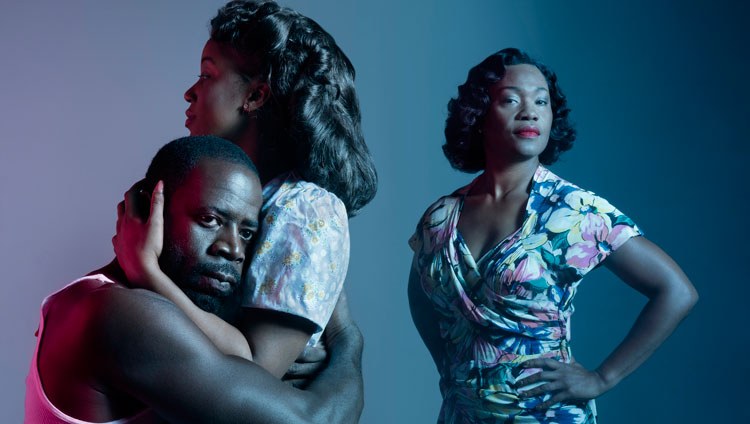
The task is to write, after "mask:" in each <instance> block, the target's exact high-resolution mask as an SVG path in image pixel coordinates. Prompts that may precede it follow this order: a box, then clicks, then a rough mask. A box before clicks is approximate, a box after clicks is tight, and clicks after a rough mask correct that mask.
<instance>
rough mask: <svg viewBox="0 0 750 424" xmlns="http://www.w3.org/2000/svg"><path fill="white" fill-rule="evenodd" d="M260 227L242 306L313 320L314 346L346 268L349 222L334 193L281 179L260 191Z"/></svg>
mask: <svg viewBox="0 0 750 424" xmlns="http://www.w3.org/2000/svg"><path fill="white" fill-rule="evenodd" d="M260 215H261V220H260V222H261V223H262V224H261V227H260V230H259V232H258V235H257V237H256V241H255V252H254V253H253V256H252V259H251V261H250V266H249V267H248V270H247V274H246V278H245V284H246V288H245V296H246V298H245V300H244V302H243V306H245V307H250V308H262V309H270V310H274V311H280V312H286V313H289V314H292V315H295V316H299V317H302V318H306V319H308V320H310V321H312V322H313V323H314V324H315V325H316V326H317V328H318V331H317V332H316V333H315V334H314V335H313V337H312V338H311V339H310V341H309V342H308V345H309V346H312V345H314V344H315V343H316V342H317V341H318V340H319V339H320V335H321V333H322V331H323V329H324V328H325V326H326V324H327V323H328V319H329V318H330V317H331V313H332V312H333V308H334V306H336V301H337V300H338V297H339V294H340V293H341V289H342V288H343V285H344V278H345V277H346V271H347V268H348V266H349V221H348V217H347V214H346V207H345V206H344V203H343V202H342V201H341V200H340V199H339V198H338V197H336V196H335V195H334V194H333V193H330V192H328V191H326V190H324V189H323V188H321V187H318V186H317V185H315V184H313V183H310V182H307V181H303V180H300V179H299V178H297V177H296V176H295V175H294V174H292V173H289V174H285V175H282V176H280V177H278V178H276V179H274V180H272V181H270V182H269V183H268V184H266V185H265V186H264V187H263V207H262V208H261V211H260Z"/></svg>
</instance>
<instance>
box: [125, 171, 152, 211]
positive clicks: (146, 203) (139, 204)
mask: <svg viewBox="0 0 750 424" xmlns="http://www.w3.org/2000/svg"><path fill="white" fill-rule="evenodd" d="M129 191H130V192H131V193H132V196H130V199H131V201H132V202H133V208H132V210H133V211H135V213H136V215H137V216H138V218H141V219H142V220H143V221H144V222H145V221H147V220H148V217H149V215H151V190H148V189H147V188H146V179H145V178H144V179H142V180H140V181H138V182H137V183H135V184H133V186H132V187H131V188H130V190H129Z"/></svg>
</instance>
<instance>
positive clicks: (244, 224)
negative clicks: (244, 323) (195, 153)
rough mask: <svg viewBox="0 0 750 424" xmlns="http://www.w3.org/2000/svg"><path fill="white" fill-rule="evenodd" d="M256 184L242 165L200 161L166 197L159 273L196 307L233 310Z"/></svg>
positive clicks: (251, 229)
mask: <svg viewBox="0 0 750 424" xmlns="http://www.w3.org/2000/svg"><path fill="white" fill-rule="evenodd" d="M261 202H262V198H261V185H260V181H259V180H258V177H257V176H256V175H255V174H253V173H252V172H251V171H250V170H248V169H246V168H245V167H243V166H241V165H237V164H233V163H230V162H226V161H223V160H217V159H204V160H202V161H201V162H200V163H199V164H198V166H196V167H195V168H194V169H193V170H192V171H191V172H190V173H189V174H188V177H187V178H186V180H185V182H184V183H183V184H182V185H181V186H180V187H178V188H177V189H176V190H175V191H174V192H173V193H172V195H171V196H170V197H169V198H168V199H167V203H166V210H165V213H164V249H163V251H162V254H161V257H160V258H159V263H160V265H161V267H162V270H164V272H165V273H166V274H167V275H168V276H169V277H170V278H171V279H172V280H173V281H174V282H175V283H176V284H177V285H178V286H180V288H181V289H182V290H183V291H184V292H185V293H186V294H187V295H188V297H190V299H192V300H193V302H195V304H196V305H198V306H199V307H200V308H201V309H203V310H205V311H208V312H212V313H215V314H216V315H218V316H220V317H222V318H224V319H229V320H231V319H232V318H234V316H235V315H236V313H237V312H238V310H239V305H240V299H239V297H240V296H239V284H240V275H241V273H242V267H243V262H244V260H245V253H246V252H245V250H246V248H247V246H248V244H249V243H250V241H251V240H252V238H253V236H254V235H255V233H256V231H257V229H258V212H259V211H260V206H261Z"/></svg>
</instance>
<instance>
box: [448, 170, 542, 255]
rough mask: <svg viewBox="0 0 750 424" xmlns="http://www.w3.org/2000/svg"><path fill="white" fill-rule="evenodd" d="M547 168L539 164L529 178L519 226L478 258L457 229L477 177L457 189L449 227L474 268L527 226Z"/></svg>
mask: <svg viewBox="0 0 750 424" xmlns="http://www.w3.org/2000/svg"><path fill="white" fill-rule="evenodd" d="M547 172H549V171H548V170H547V168H545V167H544V166H542V165H541V164H539V165H538V166H537V168H536V170H535V171H534V175H532V177H531V187H530V189H529V197H528V198H527V199H526V206H525V207H524V217H523V220H521V224H520V225H519V226H518V228H516V229H515V230H513V231H512V232H511V233H510V234H508V235H507V236H505V237H504V238H502V239H501V240H499V241H497V242H496V243H494V244H493V245H492V246H491V247H490V248H489V249H487V250H486V251H485V252H480V255H479V257H475V256H474V254H473V253H472V252H471V249H469V245H468V244H467V243H466V239H464V237H463V234H461V230H459V229H458V221H459V219H460V217H461V212H462V210H463V208H464V203H465V201H466V196H467V195H468V194H469V192H470V191H471V187H473V186H474V184H476V182H477V179H479V176H477V177H476V178H474V179H473V180H472V181H471V182H470V183H469V184H467V185H465V186H464V187H462V188H460V189H458V190H457V191H456V195H457V199H456V206H455V207H454V208H453V214H452V215H453V216H452V218H451V227H452V230H453V234H454V236H455V238H456V239H457V240H458V242H459V243H460V244H461V245H462V247H463V248H464V249H466V252H468V255H467V256H468V257H470V258H471V260H472V262H473V264H471V265H472V266H474V267H475V268H479V266H480V265H481V263H483V262H485V260H486V259H487V258H491V257H493V256H495V255H494V254H495V253H496V252H498V251H503V250H505V248H506V247H507V245H509V244H512V243H510V242H511V241H512V240H514V239H515V238H516V237H517V236H518V234H519V233H520V232H521V230H523V228H524V227H526V225H527V224H528V220H529V218H530V217H531V212H532V211H531V204H532V202H533V197H534V195H535V194H536V193H537V192H538V191H539V190H538V187H537V186H538V185H539V181H541V180H543V179H544V176H546V174H547Z"/></svg>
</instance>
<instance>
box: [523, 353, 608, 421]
mask: <svg viewBox="0 0 750 424" xmlns="http://www.w3.org/2000/svg"><path fill="white" fill-rule="evenodd" d="M521 366H522V367H524V368H527V369H528V368H539V369H541V371H539V372H537V373H536V374H533V375H530V376H528V377H526V378H524V379H522V380H519V381H517V382H516V387H518V388H519V393H520V394H521V397H523V398H529V397H534V396H543V395H545V394H550V395H551V396H552V397H550V398H549V399H547V400H546V401H545V402H542V403H540V404H539V405H537V406H536V409H539V410H544V409H548V408H549V407H551V406H552V405H554V404H556V403H560V402H566V403H570V402H581V401H587V400H589V399H594V398H596V397H597V396H599V395H601V394H602V393H604V392H606V391H607V390H608V388H607V384H606V382H605V381H604V379H603V378H602V377H601V376H600V375H599V374H598V373H597V372H595V371H589V370H587V369H586V368H584V367H583V366H581V365H580V364H579V363H577V362H575V361H573V362H571V363H569V364H568V363H564V362H560V361H556V360H554V359H549V358H537V359H531V360H529V361H526V362H524V363H523V364H522V365H521ZM538 383H542V384H541V385H539V386H537V387H534V388H532V389H529V390H523V389H522V388H523V387H526V386H530V385H532V384H538Z"/></svg>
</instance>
